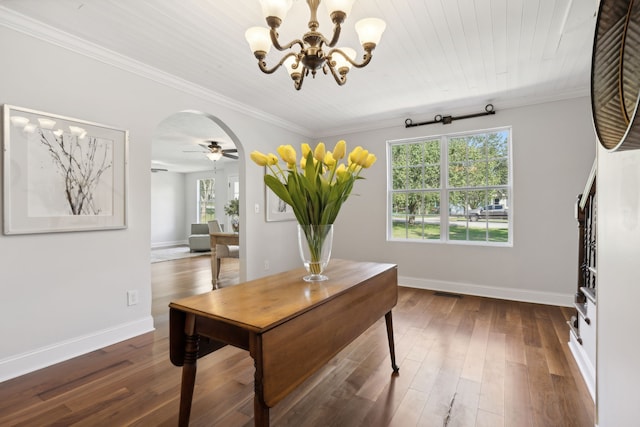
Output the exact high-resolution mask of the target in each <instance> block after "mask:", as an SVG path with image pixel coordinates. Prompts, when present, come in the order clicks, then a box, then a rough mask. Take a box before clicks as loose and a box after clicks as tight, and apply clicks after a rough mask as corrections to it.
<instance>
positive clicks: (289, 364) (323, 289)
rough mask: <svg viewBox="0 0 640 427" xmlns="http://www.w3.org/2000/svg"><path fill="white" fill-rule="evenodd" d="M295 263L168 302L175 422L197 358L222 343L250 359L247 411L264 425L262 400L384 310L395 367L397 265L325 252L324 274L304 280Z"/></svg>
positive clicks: (186, 402)
mask: <svg viewBox="0 0 640 427" xmlns="http://www.w3.org/2000/svg"><path fill="white" fill-rule="evenodd" d="M305 273H306V271H305V270H304V269H302V268H301V269H296V270H292V271H288V272H284V273H280V274H276V275H273V276H269V277H265V278H262V279H258V280H253V281H250V282H246V283H242V284H239V285H236V286H231V287H228V288H222V289H218V290H214V291H211V292H207V293H205V294H201V295H196V296H192V297H188V298H185V299H181V300H179V301H175V302H172V303H171V304H169V307H170V310H169V318H170V322H169V324H170V358H171V362H172V363H173V364H174V365H176V366H183V368H182V387H181V392H180V393H181V394H180V423H179V425H180V426H187V425H188V424H189V416H190V412H191V401H192V398H193V389H194V385H195V377H196V362H197V359H198V358H199V357H202V356H205V355H207V354H209V353H211V352H212V351H215V350H217V349H219V348H221V347H223V346H224V345H226V344H230V345H233V346H235V347H239V348H242V349H244V350H247V351H249V353H250V355H251V357H252V358H253V359H254V362H255V367H256V371H255V376H254V380H255V382H254V383H255V396H254V419H255V425H256V426H269V408H271V407H273V406H274V405H276V404H277V403H278V402H279V401H280V400H282V399H283V398H284V397H285V396H286V395H287V394H289V393H290V392H291V391H292V390H293V389H295V388H296V387H297V386H298V385H299V384H301V383H302V382H303V381H304V380H305V379H307V378H308V377H309V376H311V375H312V374H313V373H314V372H316V371H317V370H318V369H320V368H321V367H322V366H324V365H325V364H326V363H327V362H328V361H329V360H331V359H332V358H333V357H334V356H335V355H336V354H337V353H338V352H340V350H342V349H343V348H344V347H346V346H347V345H348V344H349V343H351V342H352V341H353V340H355V339H356V338H357V337H358V336H360V334H362V333H363V332H364V331H366V330H367V329H368V328H369V327H370V326H371V325H373V324H374V323H375V322H376V321H377V320H378V319H380V318H381V317H382V316H385V320H386V327H387V338H388V341H389V351H390V355H391V367H392V368H393V371H394V372H395V373H397V372H398V366H397V365H396V360H395V346H394V341H393V324H392V317H391V309H392V308H393V307H394V306H395V305H396V303H397V300H398V275H397V266H396V265H393V264H379V263H371V262H353V261H345V260H331V263H330V264H329V268H328V269H327V272H326V274H327V276H329V280H327V281H324V282H317V283H307V282H305V281H303V280H302V276H303V275H304V274H305Z"/></svg>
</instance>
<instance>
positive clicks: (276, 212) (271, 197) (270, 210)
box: [264, 185, 296, 222]
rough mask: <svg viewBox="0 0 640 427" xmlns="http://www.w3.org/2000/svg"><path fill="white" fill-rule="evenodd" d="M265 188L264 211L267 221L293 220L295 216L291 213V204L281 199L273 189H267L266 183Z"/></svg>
mask: <svg viewBox="0 0 640 427" xmlns="http://www.w3.org/2000/svg"><path fill="white" fill-rule="evenodd" d="M264 189H265V196H264V198H265V200H266V207H265V212H266V216H267V221H268V222H272V221H295V219H296V216H295V214H294V213H293V209H291V206H289V205H288V204H286V203H285V202H284V201H282V199H281V198H280V197H278V196H276V195H275V193H274V192H273V191H271V190H270V189H269V187H267V186H266V185H265V186H264Z"/></svg>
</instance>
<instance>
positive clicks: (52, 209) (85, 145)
mask: <svg viewBox="0 0 640 427" xmlns="http://www.w3.org/2000/svg"><path fill="white" fill-rule="evenodd" d="M2 124H3V172H4V173H3V184H4V185H3V190H4V192H3V201H4V210H3V213H4V218H3V225H4V227H3V231H4V234H6V235H10V234H31V233H55V232H69V231H89V230H110V229H122V228H127V175H128V172H127V169H128V166H127V165H128V131H126V130H122V129H117V128H114V127H110V126H106V125H102V124H98V123H93V122H88V121H85V120H78V119H73V118H69V117H65V116H60V115H57V114H51V113H45V112H42V111H36V110H32V109H27V108H22V107H16V106H13V105H7V104H5V105H4V106H3V123H2Z"/></svg>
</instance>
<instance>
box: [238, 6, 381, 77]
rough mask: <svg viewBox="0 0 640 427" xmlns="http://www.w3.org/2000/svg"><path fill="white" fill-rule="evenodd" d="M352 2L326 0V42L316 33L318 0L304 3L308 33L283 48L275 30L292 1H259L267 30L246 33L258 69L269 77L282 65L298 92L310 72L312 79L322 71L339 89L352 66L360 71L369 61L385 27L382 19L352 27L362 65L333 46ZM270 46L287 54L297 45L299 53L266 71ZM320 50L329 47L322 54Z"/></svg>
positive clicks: (351, 53) (353, 54)
mask: <svg viewBox="0 0 640 427" xmlns="http://www.w3.org/2000/svg"><path fill="white" fill-rule="evenodd" d="M354 1H355V0H326V1H325V2H326V8H327V12H328V13H329V16H330V17H331V21H332V22H333V25H334V27H333V35H332V37H331V40H328V39H327V38H326V37H325V36H324V35H322V33H320V32H318V31H317V30H318V27H319V23H318V18H317V12H318V5H319V4H320V0H307V4H308V5H309V9H310V11H311V17H310V18H309V24H308V26H309V31H308V32H307V33H305V34H304V35H303V36H302V39H297V40H293V41H292V42H290V43H287V44H285V45H282V44H280V42H279V41H278V31H277V30H278V27H280V24H282V21H284V18H285V16H286V15H287V12H288V11H289V9H290V8H291V3H292V1H291V0H260V3H261V5H262V13H263V15H264V16H265V18H266V21H267V25H268V26H269V28H264V27H251V28H249V29H248V30H247V32H246V33H245V37H246V39H247V42H249V46H250V47H251V51H252V52H253V54H254V55H255V57H256V58H257V59H258V66H259V67H260V70H262V72H264V73H266V74H272V73H273V72H274V71H275V70H277V69H278V68H280V66H282V65H284V66H285V68H286V69H287V71H288V72H289V75H290V76H291V78H292V79H293V84H294V86H295V88H296V89H297V90H300V88H301V87H302V83H303V82H304V78H305V77H306V76H308V75H309V73H311V75H312V76H313V77H314V78H315V76H316V72H317V71H318V70H322V71H323V73H324V74H328V73H329V72H330V73H331V75H333V77H334V79H335V81H336V83H338V85H340V86H342V85H343V84H345V83H346V81H347V73H348V72H349V70H350V69H351V67H352V66H353V67H356V68H362V67H364V66H366V65H367V64H368V63H369V62H370V61H371V57H372V54H371V52H372V51H373V49H375V47H376V45H377V44H378V43H379V42H380V37H381V36H382V32H383V31H384V29H385V27H386V24H385V22H384V21H383V20H382V19H377V18H366V19H362V20H360V21H358V22H356V25H355V28H356V32H357V33H358V37H359V39H360V43H361V44H362V48H363V49H364V56H363V58H362V62H360V63H358V62H356V61H355V58H356V51H355V50H353V49H351V48H348V47H340V48H337V47H334V46H335V45H336V43H338V39H339V38H340V31H341V25H342V23H343V22H344V20H345V19H346V18H347V15H348V14H349V13H350V12H351V6H352V5H353V2H354ZM271 45H273V46H274V47H275V48H276V49H277V50H279V51H287V50H289V49H292V48H294V46H299V48H300V50H299V52H297V53H296V52H289V53H287V54H286V55H285V56H284V57H283V58H282V59H280V62H278V63H277V64H276V65H275V66H274V67H273V68H268V67H267V63H266V62H265V58H266V56H267V53H269V50H270V49H271ZM323 47H326V48H330V49H329V50H328V51H326V52H325V51H324V50H323Z"/></svg>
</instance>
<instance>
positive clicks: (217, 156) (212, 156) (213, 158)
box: [206, 151, 222, 162]
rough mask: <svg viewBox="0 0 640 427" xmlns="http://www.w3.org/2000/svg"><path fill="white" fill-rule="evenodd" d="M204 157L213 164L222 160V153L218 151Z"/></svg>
mask: <svg viewBox="0 0 640 427" xmlns="http://www.w3.org/2000/svg"><path fill="white" fill-rule="evenodd" d="M206 156H207V157H208V158H209V160H211V161H212V162H215V161H217V160H220V159H221V158H222V153H221V152H219V151H216V152H215V153H207V154H206Z"/></svg>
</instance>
